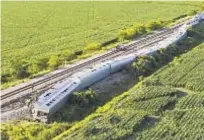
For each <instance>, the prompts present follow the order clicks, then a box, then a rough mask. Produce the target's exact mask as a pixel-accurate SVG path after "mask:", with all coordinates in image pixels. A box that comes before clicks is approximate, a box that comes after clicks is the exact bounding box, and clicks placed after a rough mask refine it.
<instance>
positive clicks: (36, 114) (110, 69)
mask: <svg viewBox="0 0 204 140" xmlns="http://www.w3.org/2000/svg"><path fill="white" fill-rule="evenodd" d="M203 19H204V14H203V13H201V14H197V15H196V16H194V17H193V18H192V20H191V21H189V22H188V23H187V24H186V25H183V26H182V27H180V28H179V29H178V30H177V31H176V32H175V33H173V34H172V35H171V36H169V37H168V38H167V39H164V40H163V41H161V42H159V43H158V44H157V45H155V46H154V47H152V48H147V49H142V50H139V51H138V52H137V53H135V55H128V56H125V57H120V58H117V59H114V60H111V61H106V62H103V63H101V64H98V65H95V66H92V67H89V68H86V69H84V70H83V71H80V72H77V73H75V74H73V75H72V76H71V77H69V78H68V79H66V80H65V81H63V82H58V83H57V84H56V85H55V86H54V87H53V88H52V89H50V90H48V91H46V92H45V93H43V94H42V95H41V96H40V97H39V98H38V100H37V101H36V102H35V103H34V105H33V108H32V115H33V118H34V119H36V120H40V121H42V122H47V121H48V119H49V117H50V116H51V115H52V114H54V113H55V112H56V111H57V110H58V109H59V108H60V107H62V106H63V105H64V104H65V103H66V102H67V100H68V98H69V97H70V95H71V94H72V93H73V92H74V91H78V90H81V89H84V88H86V87H88V86H90V85H92V84H94V83H96V82H98V81H100V80H102V79H104V78H105V77H107V76H109V75H110V74H112V73H114V72H117V71H119V70H121V69H122V68H124V67H125V66H126V65H128V64H130V63H131V62H133V61H134V60H135V59H136V56H137V55H152V54H153V53H154V52H156V51H157V50H159V49H161V48H166V47H168V46H169V45H170V44H174V43H177V42H178V41H180V40H182V39H183V38H184V37H185V36H186V32H187V29H188V28H189V27H190V26H193V25H195V24H198V23H199V22H200V21H202V20H203ZM120 50H121V48H120ZM122 50H124V47H123V48H122Z"/></svg>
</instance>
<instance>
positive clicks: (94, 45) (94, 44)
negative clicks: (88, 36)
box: [85, 42, 101, 50]
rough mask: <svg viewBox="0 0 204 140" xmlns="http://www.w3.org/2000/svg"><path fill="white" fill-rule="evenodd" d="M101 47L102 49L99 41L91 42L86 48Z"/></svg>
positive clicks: (94, 48)
mask: <svg viewBox="0 0 204 140" xmlns="http://www.w3.org/2000/svg"><path fill="white" fill-rule="evenodd" d="M100 49H101V45H100V43H98V42H94V43H90V44H88V45H87V47H86V48H85V50H100Z"/></svg>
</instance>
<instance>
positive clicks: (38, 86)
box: [1, 23, 184, 105]
mask: <svg viewBox="0 0 204 140" xmlns="http://www.w3.org/2000/svg"><path fill="white" fill-rule="evenodd" d="M183 24H184V23H180V24H178V25H176V26H174V27H172V28H170V29H166V30H164V31H162V32H159V33H156V34H153V35H149V36H147V37H146V38H144V39H141V40H139V41H136V42H134V43H132V44H130V45H127V46H125V48H126V50H125V51H126V52H127V53H128V52H129V51H130V50H132V49H134V51H137V50H139V49H141V47H140V46H142V45H146V46H143V47H147V46H148V45H150V44H151V43H153V42H152V41H154V43H155V42H158V41H160V40H162V39H163V38H164V37H165V36H167V35H169V34H171V33H172V32H173V31H174V30H176V29H178V28H179V27H180V26H182V25H183ZM143 47H142V48H143ZM123 53H124V51H120V49H115V50H111V51H109V52H107V53H105V54H103V55H101V56H99V57H96V58H93V59H91V60H88V61H85V62H84V63H81V64H78V65H76V66H73V67H70V68H67V69H65V70H63V71H61V72H59V73H56V74H53V75H50V76H48V77H45V78H43V79H41V80H39V81H36V82H34V83H32V84H29V85H26V86H24V87H21V88H18V89H15V90H12V91H8V92H7V91H5V92H4V91H3V92H2V94H1V99H2V103H1V105H4V104H5V103H7V100H9V101H11V100H12V97H13V96H15V95H17V94H18V96H20V95H19V94H20V93H24V94H26V93H25V92H27V93H28V92H33V91H34V90H42V89H44V88H45V87H46V86H49V85H51V84H53V83H55V82H57V81H59V80H63V79H65V78H67V77H68V76H70V74H71V72H75V71H77V70H80V69H82V68H84V67H87V66H89V65H91V64H94V63H96V62H100V61H104V60H108V59H111V58H114V57H117V56H120V55H123ZM18 96H17V97H18ZM8 98H9V99H8ZM4 100H5V101H4Z"/></svg>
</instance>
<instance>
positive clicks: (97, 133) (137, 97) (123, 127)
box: [1, 23, 204, 140]
mask: <svg viewBox="0 0 204 140" xmlns="http://www.w3.org/2000/svg"><path fill="white" fill-rule="evenodd" d="M203 25H204V23H201V24H199V25H198V26H196V27H195V28H192V29H190V30H189V32H188V34H189V36H188V37H187V38H186V39H185V40H184V41H182V42H180V43H179V44H180V45H179V47H177V48H175V46H171V47H170V48H168V51H167V50H159V51H158V53H156V54H155V55H154V57H147V56H144V57H141V58H139V59H138V61H136V62H135V63H134V64H133V68H134V70H135V71H136V76H137V77H138V76H140V74H141V75H144V76H147V75H149V74H151V72H154V71H155V70H156V69H157V68H158V67H161V66H162V65H164V64H165V62H168V61H171V60H172V59H173V56H175V55H178V54H180V53H182V52H187V51H188V50H190V49H192V47H193V46H194V44H200V43H201V42H203V41H204V36H203V32H204V30H203V28H204V26H203ZM175 49H176V50H175ZM203 53H204V43H202V44H201V45H199V46H197V47H195V48H193V49H192V50H191V51H189V52H188V53H185V54H183V55H181V56H177V57H175V58H174V59H173V61H172V62H171V63H169V64H168V65H166V66H165V67H163V68H161V69H159V70H158V71H157V72H155V73H154V74H153V75H152V76H150V77H148V78H146V79H144V80H143V81H141V82H140V83H138V84H137V85H136V86H134V87H133V88H131V89H130V90H128V91H127V92H125V93H123V94H122V95H120V96H117V97H115V98H113V100H111V101H110V102H108V103H106V104H105V105H103V104H104V102H106V101H108V97H107V96H108V95H105V94H96V93H95V92H94V91H92V90H86V91H84V92H79V93H78V92H76V93H74V95H73V96H72V98H71V99H70V100H69V102H70V104H68V105H66V106H65V108H64V109H62V110H61V111H59V112H58V113H57V114H56V116H55V117H56V118H58V119H56V120H57V121H58V120H60V122H58V123H56V122H55V123H53V124H45V125H42V124H41V123H37V124H38V125H39V126H38V127H39V128H38V127H37V126H36V125H34V124H36V123H32V122H26V121H23V122H21V123H16V122H13V123H12V122H10V123H7V124H3V125H2V128H1V134H2V136H3V137H4V138H5V139H8V137H9V138H10V139H16V140H18V139H42V140H44V139H50V138H53V137H55V139H62V138H68V139H189V140H192V139H196V138H198V139H202V138H203V137H204V135H203V132H202V130H203V125H204V123H203V121H202V120H203V119H204V115H203V113H204V112H203V110H204V104H203V99H204V98H203V97H204V92H203V84H202V83H203V82H204V78H203V72H204V70H203V65H204V64H203V63H204V61H203V60H204V55H202V54H203ZM152 64H153V65H152ZM156 66H157V67H156ZM138 70H140V71H141V73H140V74H139V75H137V71H138ZM181 76H183V77H184V79H182V78H181V79H180V80H179V78H180V77H181ZM192 78H193V79H192ZM178 81H179V82H178ZM122 85H123V86H124V84H123V83H121V85H117V86H116V89H115V90H117V88H118V87H121V86H122ZM109 96H110V95H109ZM101 105H103V106H101ZM99 106H101V107H99ZM97 107H98V108H97ZM96 108H97V109H96ZM95 110H96V111H95ZM93 111H95V112H93ZM91 112H93V113H92V114H91V115H89V116H87V115H88V114H89V113H91ZM85 116H87V117H86V118H85V119H83V120H82V121H78V120H80V119H82V118H83V117H85ZM74 121H75V123H73V122H74ZM13 124H15V125H13ZM56 125H57V126H59V127H57V128H56V127H55V126H56ZM33 126H36V128H33ZM60 126H61V127H60ZM46 128H49V130H48V129H46ZM58 128H62V129H60V130H58ZM36 129H37V130H41V129H43V130H42V131H40V132H39V133H37V134H36V133H35V132H36V131H35V130H36ZM48 131H49V132H48ZM41 133H43V134H41Z"/></svg>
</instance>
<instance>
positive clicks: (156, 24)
mask: <svg viewBox="0 0 204 140" xmlns="http://www.w3.org/2000/svg"><path fill="white" fill-rule="evenodd" d="M161 27H162V21H150V22H148V23H147V25H146V28H147V29H148V30H156V29H159V28H161Z"/></svg>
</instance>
